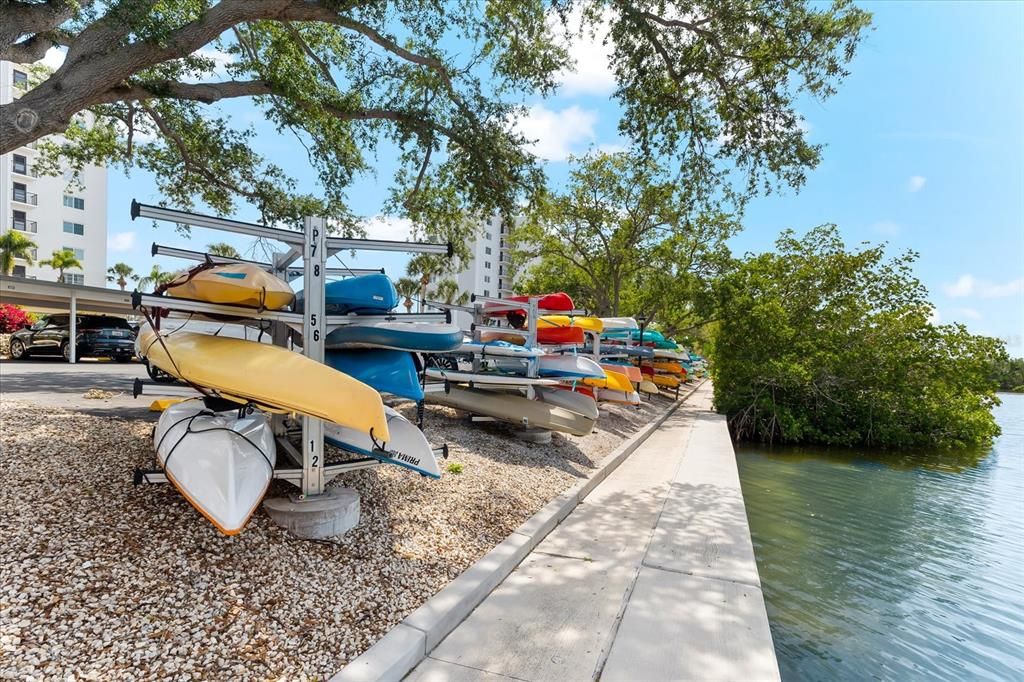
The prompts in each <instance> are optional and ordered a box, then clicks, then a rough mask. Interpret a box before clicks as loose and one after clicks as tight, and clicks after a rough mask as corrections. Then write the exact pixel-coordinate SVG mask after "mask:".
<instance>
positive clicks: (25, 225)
mask: <svg viewBox="0 0 1024 682" xmlns="http://www.w3.org/2000/svg"><path fill="white" fill-rule="evenodd" d="M11 227H12V228H14V229H15V230H20V231H21V232H32V233H33V234H35V233H37V232H39V224H38V223H36V221H34V220H18V219H16V218H11Z"/></svg>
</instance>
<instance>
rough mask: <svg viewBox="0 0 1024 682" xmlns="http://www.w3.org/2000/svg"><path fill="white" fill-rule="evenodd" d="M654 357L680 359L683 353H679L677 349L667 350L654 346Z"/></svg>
mask: <svg viewBox="0 0 1024 682" xmlns="http://www.w3.org/2000/svg"><path fill="white" fill-rule="evenodd" d="M654 357H656V358H665V359H668V360H682V359H683V354H682V353H680V352H679V351H675V350H668V349H666V348H655V349H654Z"/></svg>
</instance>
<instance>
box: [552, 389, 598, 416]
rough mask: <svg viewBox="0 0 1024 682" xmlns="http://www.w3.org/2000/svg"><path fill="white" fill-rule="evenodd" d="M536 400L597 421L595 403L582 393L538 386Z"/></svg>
mask: <svg viewBox="0 0 1024 682" xmlns="http://www.w3.org/2000/svg"><path fill="white" fill-rule="evenodd" d="M537 400H539V401H541V402H543V403H548V404H550V405H557V406H558V407H564V408H565V409H567V410H571V411H573V412H575V413H576V414H581V415H583V416H584V417H586V418H588V419H593V420H594V421H597V418H598V416H600V412H598V410H597V402H596V401H595V400H594V399H593V398H591V397H590V396H589V395H586V394H584V393H578V392H576V391H566V390H565V389H561V388H547V387H546V386H538V387H537Z"/></svg>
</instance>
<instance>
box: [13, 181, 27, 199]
mask: <svg viewBox="0 0 1024 682" xmlns="http://www.w3.org/2000/svg"><path fill="white" fill-rule="evenodd" d="M13 187H14V200H15V201H20V202H21V203H23V204H24V203H25V201H26V197H27V194H28V187H26V186H25V185H24V183H21V182H15V183H13Z"/></svg>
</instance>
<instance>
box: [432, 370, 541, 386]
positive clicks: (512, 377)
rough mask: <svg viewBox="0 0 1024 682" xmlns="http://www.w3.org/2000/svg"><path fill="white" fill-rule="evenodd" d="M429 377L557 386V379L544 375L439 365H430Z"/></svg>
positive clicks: (476, 381) (447, 379)
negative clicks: (460, 370) (449, 367)
mask: <svg viewBox="0 0 1024 682" xmlns="http://www.w3.org/2000/svg"><path fill="white" fill-rule="evenodd" d="M426 374H427V378H428V379H434V380H437V381H450V382H452V383H457V384H474V385H477V384H478V385H480V386H555V385H557V384H558V380H556V379H545V378H543V377H541V378H538V379H533V378H530V377H524V376H519V375H516V374H502V373H498V372H479V373H476V374H474V373H473V372H458V371H455V370H450V369H441V368H439V367H428V368H427V370H426Z"/></svg>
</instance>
